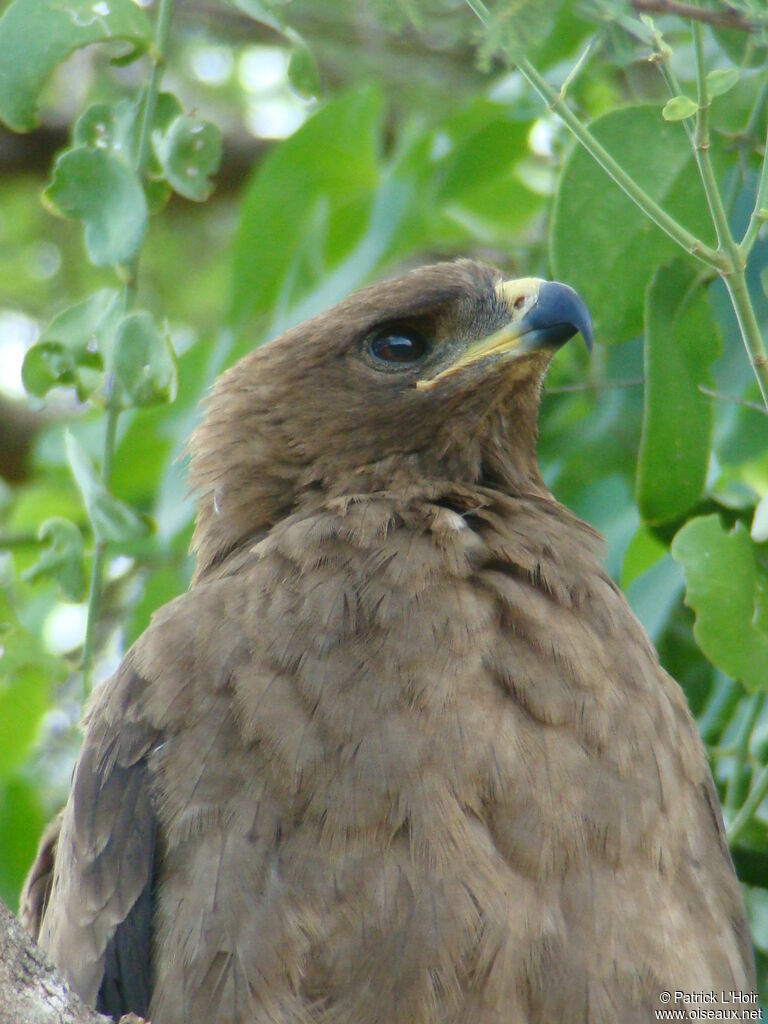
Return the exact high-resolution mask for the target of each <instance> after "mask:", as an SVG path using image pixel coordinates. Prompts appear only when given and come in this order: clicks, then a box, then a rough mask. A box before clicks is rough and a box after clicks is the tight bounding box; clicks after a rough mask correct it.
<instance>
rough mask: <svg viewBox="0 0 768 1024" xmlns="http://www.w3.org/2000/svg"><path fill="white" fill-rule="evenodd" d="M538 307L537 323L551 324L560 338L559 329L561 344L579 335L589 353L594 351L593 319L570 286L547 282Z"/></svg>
mask: <svg viewBox="0 0 768 1024" xmlns="http://www.w3.org/2000/svg"><path fill="white" fill-rule="evenodd" d="M537 307H538V308H536V307H534V317H535V318H536V320H537V321H539V320H540V321H542V325H543V324H545V323H548V324H550V325H551V326H552V328H553V329H555V332H556V333H555V337H557V336H558V335H557V329H558V328H559V332H560V333H559V339H560V341H561V343H562V341H566V340H567V339H568V338H571V337H573V335H574V334H577V333H578V334H581V336H582V338H583V339H584V342H585V344H586V346H587V349H588V351H590V352H591V351H592V346H593V344H594V333H593V330H592V318H591V317H590V315H589V310H588V309H587V306H586V303H585V302H584V300H583V299H582V297H581V296H580V295H579V293H578V292H577V291H575V290H574V289H573V288H571V287H570V285H567V284H561V283H560V282H559V281H545V282H544V284H542V286H541V289H540V291H539V300H538V303H537ZM537 326H538V323H537Z"/></svg>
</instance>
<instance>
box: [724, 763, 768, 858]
mask: <svg viewBox="0 0 768 1024" xmlns="http://www.w3.org/2000/svg"><path fill="white" fill-rule="evenodd" d="M767 794H768V765H766V766H765V768H763V770H762V772H761V773H760V774H759V775H758V777H757V782H756V783H755V784H754V786H753V787H752V789H751V790H750V792H749V796H748V797H747V799H746V800H745V801H744V804H743V805H742V807H741V808H740V809H739V813H738V814H737V815H736V817H735V818H734V819H733V821H732V822H731V824H730V825H729V826H728V828H726V830H725V832H726V835H727V837H728V842H729V843H735V842H736V840H737V839H738V838H739V836H740V835H741V833H742V832H743V831H744V829H745V828H746V827H747V825H748V824H749V823H750V821H752V819H753V818H754V816H755V812H756V811H757V810H758V808H759V807H760V804H761V803H762V802H763V800H764V799H765V797H766V795H767Z"/></svg>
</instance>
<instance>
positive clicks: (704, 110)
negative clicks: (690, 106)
mask: <svg viewBox="0 0 768 1024" xmlns="http://www.w3.org/2000/svg"><path fill="white" fill-rule="evenodd" d="M692 25H693V39H694V46H695V49H696V89H697V94H698V95H697V101H698V110H697V111H696V132H695V135H694V147H693V155H694V157H695V159H696V164H697V166H698V168H699V175H700V177H701V182H702V185H703V186H704V194H705V195H706V198H707V205H708V206H709V212H710V213H711V214H712V222H713V224H714V225H715V232H716V234H717V241H718V245H719V246H720V248H721V249H723V250H724V252H725V253H727V255H728V257H729V262H730V267H729V271H734V270H737V269H738V270H743V269H744V265H745V260H744V257H743V256H742V254H741V252H740V250H739V247H738V245H737V244H736V242H735V241H734V240H733V235H732V234H731V229H730V227H729V225H728V217H727V216H726V213H725V208H724V206H723V200H722V197H721V195H720V189H719V188H718V185H717V180H716V178H715V172H714V171H713V169H712V160H711V159H710V155H709V144H710V140H709V104H710V99H709V92H708V90H707V69H706V66H705V64H704V41H703V33H702V28H701V24H700V22H698V21H694V22H692Z"/></svg>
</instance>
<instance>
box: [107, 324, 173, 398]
mask: <svg viewBox="0 0 768 1024" xmlns="http://www.w3.org/2000/svg"><path fill="white" fill-rule="evenodd" d="M114 370H115V376H116V377H117V379H118V380H119V381H120V383H121V384H122V386H123V387H124V388H125V391H126V393H127V394H128V396H129V397H130V399H131V401H132V402H133V404H134V405H157V404H159V403H163V402H172V401H173V399H174V398H175V397H176V385H177V377H176V359H175V356H174V354H173V349H172V347H171V343H170V339H169V338H168V335H167V334H165V333H163V334H161V333H160V331H158V329H157V327H156V326H155V322H154V320H153V319H152V316H151V314H150V313H146V312H137V313H129V314H128V316H126V317H124V318H123V320H122V321H121V323H120V326H119V328H118V330H117V337H116V340H115V362H114Z"/></svg>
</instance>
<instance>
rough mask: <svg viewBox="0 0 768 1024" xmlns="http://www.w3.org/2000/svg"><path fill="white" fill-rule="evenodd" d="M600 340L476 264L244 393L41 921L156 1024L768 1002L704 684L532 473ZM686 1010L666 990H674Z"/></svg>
mask: <svg viewBox="0 0 768 1024" xmlns="http://www.w3.org/2000/svg"><path fill="white" fill-rule="evenodd" d="M579 331H580V332H581V333H582V335H584V337H585V338H586V339H587V340H588V341H589V339H590V333H591V327H590V322H589V317H588V314H587V311H586V309H585V307H584V304H583V302H582V301H581V299H580V298H579V297H578V296H577V295H576V293H575V292H573V291H572V290H571V289H570V288H568V287H566V286H565V285H562V284H557V283H551V282H543V281H540V280H538V279H533V278H527V279H522V280H503V278H502V275H501V274H499V273H498V271H496V270H494V269H493V268H491V267H489V266H485V265H483V264H480V263H475V262H470V261H460V262H456V263H450V264H438V265H435V266H428V267H424V268H422V269H419V270H416V271H414V272H412V273H410V274H408V275H406V276H404V277H401V278H398V279H396V280H390V281H386V282H384V283H380V284H376V285H373V286H372V287H369V288H366V289H364V290H362V291H360V292H358V293H357V294H355V295H352V296H351V297H350V298H348V299H346V300H345V301H344V302H342V303H341V304H340V305H338V306H336V307H335V308H334V309H331V310H330V311H328V312H326V313H323V314H322V315H320V316H317V317H315V318H314V319H312V320H309V321H308V322H307V323H304V324H302V325H301V326H299V327H297V328H295V329H293V330H291V331H289V332H288V333H286V334H284V335H283V336H282V337H280V338H278V339H277V340H275V341H272V342H271V343H270V344H268V345H265V346H264V347H262V348H259V349H257V350H256V351H254V352H252V353H251V354H250V355H248V356H246V357H245V358H244V359H242V360H241V361H240V362H239V363H237V365H235V366H234V367H233V368H232V369H231V370H229V371H228V372H227V373H225V374H224V375H223V377H222V378H221V379H220V380H219V382H218V383H217V385H216V387H215V390H214V392H213V396H212V398H211V399H210V401H209V404H208V407H207V412H206V415H205V418H204V421H203V423H202V425H201V426H200V427H199V428H198V430H197V431H196V432H195V434H194V436H193V438H192V442H191V450H192V463H191V475H192V481H193V484H194V485H195V487H196V488H197V491H198V494H199V508H198V517H197V527H196V531H195V536H194V548H195V550H196V552H197V557H198V565H197V571H196V574H195V577H194V579H193V582H192V585H191V587H190V589H189V591H188V592H187V593H186V594H184V595H183V596H181V597H179V598H177V599H176V600H175V601H172V602H171V603H170V604H168V605H166V606H165V607H163V608H162V609H160V611H158V612H157V613H156V614H155V616H154V618H153V620H152V623H151V625H150V627H149V628H148V629H147V631H146V632H145V633H144V635H143V636H142V637H141V638H140V639H139V640H138V641H137V642H136V643H135V644H134V646H133V647H132V648H131V649H130V650H129V652H128V653H127V654H126V656H125V658H124V660H123V662H122V664H121V666H120V668H119V669H118V671H117V673H116V674H115V675H114V677H113V678H112V679H111V680H110V681H109V682H107V683H106V684H105V685H104V686H102V687H100V688H99V689H98V691H97V692H96V693H95V694H94V696H93V699H92V701H91V704H90V707H89V709H88V713H87V716H86V724H85V741H84V744H83V748H82V752H81V754H80V758H79V761H78V763H77V767H76V769H75V774H74V779H73V784H72V792H71V794H70V798H69V802H68V804H67V806H66V809H65V810H64V812H63V816H62V818H61V821H60V823H58V822H57V823H56V824H55V825H54V826H53V827H52V828H50V829H49V831H48V833H47V834H46V836H45V837H44V840H43V843H42V844H41V849H40V853H39V856H38V860H37V862H36V864H35V866H34V867H33V869H32V871H31V874H30V877H29V879H28V881H27V887H26V891H25V897H24V904H23V916H24V919H25V921H26V923H27V926H28V927H29V928H30V930H31V931H32V932H33V933H34V934H35V935H36V936H38V937H39V941H40V944H41V945H42V947H43V949H45V950H46V951H47V952H48V953H49V954H50V956H51V958H52V960H53V962H54V963H55V964H56V965H57V966H58V968H59V969H60V970H61V971H62V973H63V974H64V976H65V977H66V978H67V979H68V980H69V982H70V983H71V984H72V986H73V987H74V988H75V989H76V990H77V991H78V992H79V993H80V994H81V995H82V996H83V997H84V998H85V999H86V1000H87V1001H89V1002H90V1003H91V1004H93V1005H95V1006H97V1007H98V1008H100V1009H101V1010H103V1011H104V1012H106V1013H110V1014H112V1015H114V1016H116V1017H119V1015H120V1014H121V1013H127V1012H128V1011H135V1012H136V1013H138V1014H141V1015H144V1016H148V1017H151V1019H152V1021H153V1024H182V1022H192V1024H553V1022H560V1024H576V1022H578V1024H619V1022H620V1024H632V1022H637V1024H648V1022H649V1021H651V1020H653V1019H654V1016H653V1014H654V1009H656V1008H657V1007H659V1006H661V1005H662V1004H661V1003H660V1002H659V1000H660V996H661V994H662V993H664V992H672V993H674V992H675V991H683V992H689V993H695V992H702V991H707V992H709V991H712V992H715V993H717V994H718V997H719V995H720V993H721V992H722V991H724V990H725V991H730V990H737V991H747V990H751V989H752V988H753V987H754V977H753V966H752V954H751V949H750V944H749V938H748V932H747V928H746V924H745V919H744V910H743V906H742V900H741V896H740V892H739V887H738V884H737V881H736V878H735V875H734V872H733V867H732V864H731V860H730V857H729V854H728V848H727V846H726V842H725V838H724V834H723V826H722V821H721V816H720V811H719V808H718V802H717V797H716V795H715V790H714V787H713V783H712V779H711V776H710V773H709V769H708V766H707V762H706V759H705V756H704V751H703V749H702V745H701V743H700V741H699V737H698V735H697V731H696V727H695V725H694V723H693V721H692V719H691V716H690V714H689V712H688V709H687V707H686V703H685V700H684V697H683V695H682V693H681V691H680V689H679V687H678V686H677V684H676V683H675V682H674V681H673V680H672V679H671V678H670V677H669V676H668V675H667V673H666V672H664V670H663V669H662V668H661V667H660V666H659V662H658V658H657V655H656V653H655V651H654V649H653V647H652V645H651V643H650V641H649V640H648V637H647V636H646V635H645V633H644V632H643V630H642V628H641V626H640V625H639V623H638V622H637V620H636V619H635V617H634V615H633V614H632V612H631V611H630V609H629V607H628V606H627V603H626V601H625V600H624V598H623V597H622V595H621V593H620V592H619V590H618V589H617V587H616V586H615V585H614V583H613V582H612V581H611V580H610V579H609V577H608V576H607V575H606V573H605V572H604V570H603V569H602V568H601V564H600V540H599V537H598V536H597V534H596V533H595V532H594V531H593V530H592V529H591V528H590V527H589V526H587V525H586V524H584V523H583V522H581V521H579V520H578V519H577V518H576V517H575V516H573V515H572V514H571V513H570V512H569V511H568V510H567V509H565V508H563V507H562V506H561V505H559V504H558V503H557V502H556V501H555V500H554V498H553V497H552V495H551V494H550V493H549V491H548V490H547V488H546V487H545V485H544V483H543V482H542V479H541V477H540V476H539V473H538V470H537V467H536V455H535V447H536V419H537V412H538V405H539V394H540V388H541V382H542V378H543V376H544V374H545V372H546V369H547V366H548V364H549V361H550V358H551V356H552V354H553V352H554V351H555V350H556V348H557V347H558V346H559V345H561V344H562V343H563V342H565V341H566V340H567V339H568V338H570V337H572V336H573V335H574V334H575V333H577V332H579ZM662 998H664V997H662Z"/></svg>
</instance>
